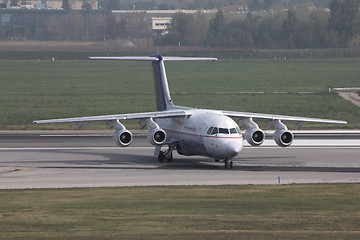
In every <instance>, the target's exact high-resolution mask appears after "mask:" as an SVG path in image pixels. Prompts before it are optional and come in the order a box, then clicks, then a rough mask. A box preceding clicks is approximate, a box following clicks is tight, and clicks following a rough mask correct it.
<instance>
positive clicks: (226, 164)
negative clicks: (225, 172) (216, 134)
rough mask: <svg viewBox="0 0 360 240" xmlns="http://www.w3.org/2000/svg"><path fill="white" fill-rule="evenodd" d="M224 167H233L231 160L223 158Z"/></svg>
mask: <svg viewBox="0 0 360 240" xmlns="http://www.w3.org/2000/svg"><path fill="white" fill-rule="evenodd" d="M224 163H225V168H228V167H229V168H233V161H229V160H224Z"/></svg>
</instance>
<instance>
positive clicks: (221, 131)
mask: <svg viewBox="0 0 360 240" xmlns="http://www.w3.org/2000/svg"><path fill="white" fill-rule="evenodd" d="M219 133H224V134H229V129H227V128H219Z"/></svg>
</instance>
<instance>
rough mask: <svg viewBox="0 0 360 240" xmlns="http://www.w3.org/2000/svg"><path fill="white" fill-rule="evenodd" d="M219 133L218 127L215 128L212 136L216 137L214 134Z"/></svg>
mask: <svg viewBox="0 0 360 240" xmlns="http://www.w3.org/2000/svg"><path fill="white" fill-rule="evenodd" d="M217 133H218V129H217V127H214V129H213V131H212V133H211V135H214V134H217Z"/></svg>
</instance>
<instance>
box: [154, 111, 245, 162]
mask: <svg viewBox="0 0 360 240" xmlns="http://www.w3.org/2000/svg"><path fill="white" fill-rule="evenodd" d="M156 122H157V123H158V124H159V126H160V127H161V128H162V129H163V130H165V132H166V134H167V142H169V143H174V142H176V143H177V146H176V150H177V152H178V153H179V154H182V155H187V156H191V155H200V156H206V157H211V158H215V159H222V160H225V159H226V160H228V159H231V158H233V157H235V156H236V155H237V154H238V153H239V152H240V151H241V149H242V146H243V137H242V134H241V131H240V128H239V126H238V125H237V124H236V122H235V121H233V120H232V119H231V118H229V117H227V116H225V115H223V114H221V112H218V111H214V110H199V109H193V110H189V116H188V117H184V118H183V117H181V118H165V119H162V118H160V119H157V121H156Z"/></svg>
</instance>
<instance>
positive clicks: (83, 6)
mask: <svg viewBox="0 0 360 240" xmlns="http://www.w3.org/2000/svg"><path fill="white" fill-rule="evenodd" d="M81 8H82V9H83V10H85V11H90V10H92V9H93V8H92V6H91V4H90V3H89V2H88V1H84V2H83V5H82V6H81Z"/></svg>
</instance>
